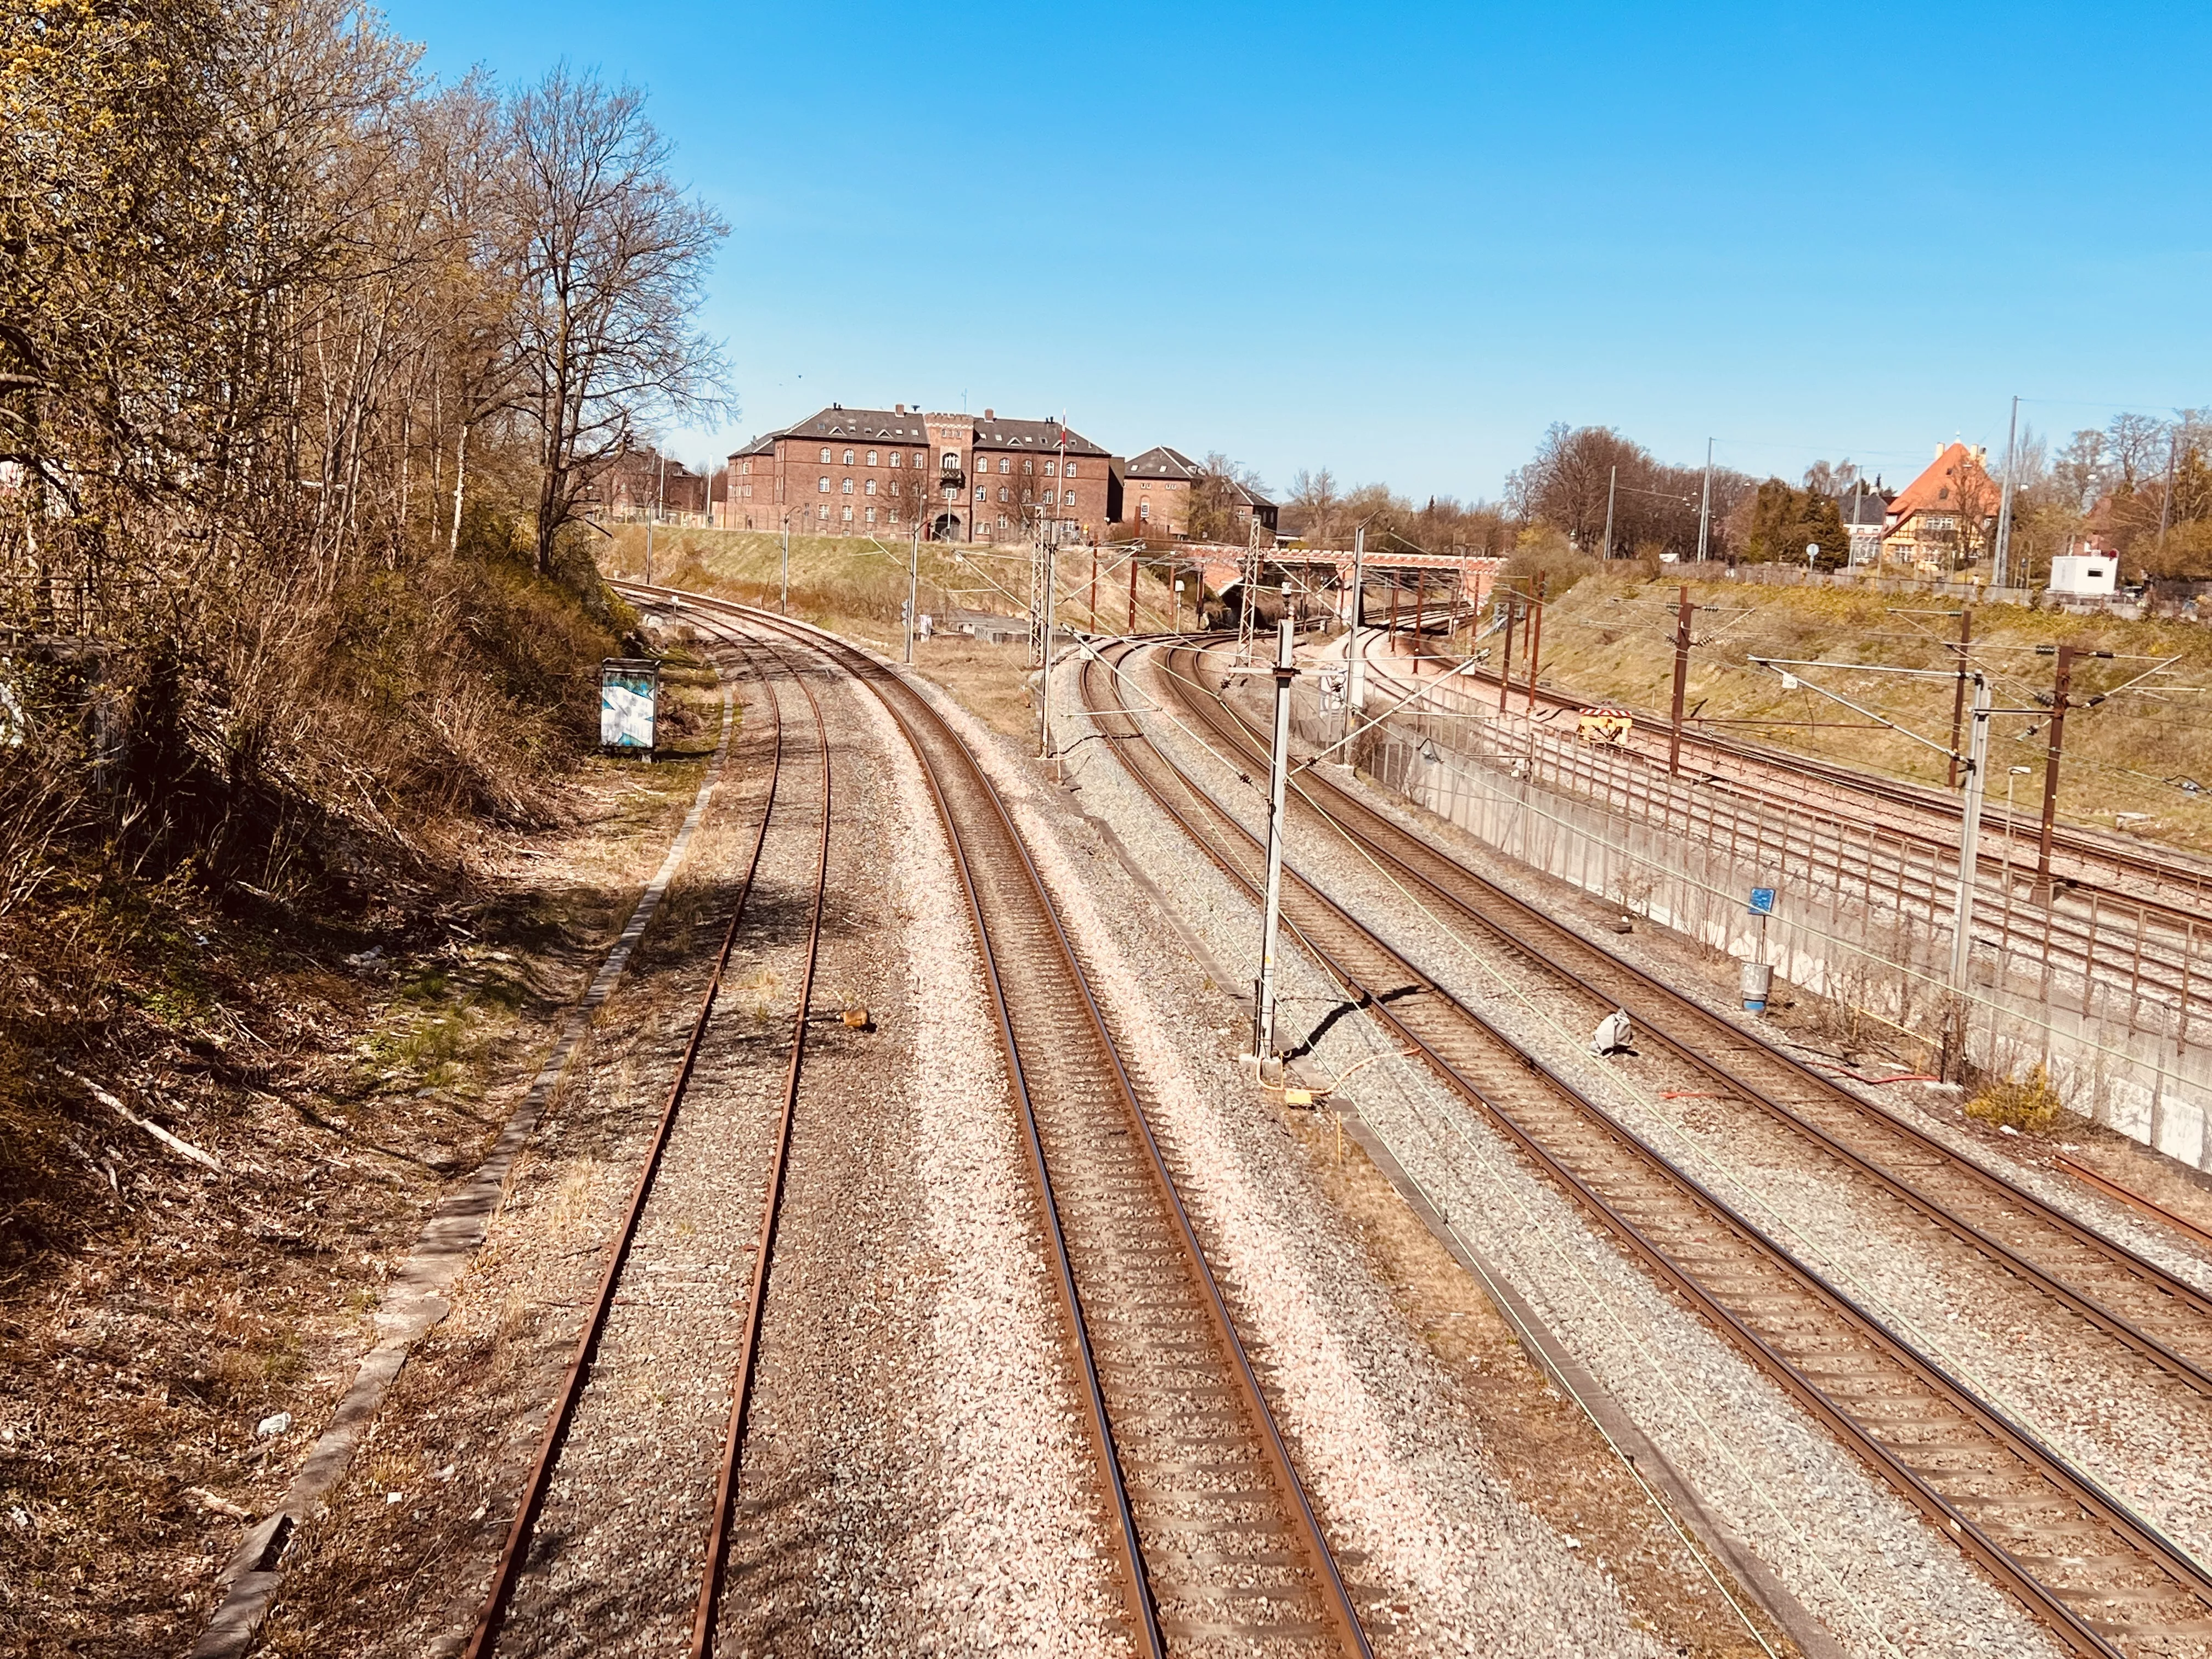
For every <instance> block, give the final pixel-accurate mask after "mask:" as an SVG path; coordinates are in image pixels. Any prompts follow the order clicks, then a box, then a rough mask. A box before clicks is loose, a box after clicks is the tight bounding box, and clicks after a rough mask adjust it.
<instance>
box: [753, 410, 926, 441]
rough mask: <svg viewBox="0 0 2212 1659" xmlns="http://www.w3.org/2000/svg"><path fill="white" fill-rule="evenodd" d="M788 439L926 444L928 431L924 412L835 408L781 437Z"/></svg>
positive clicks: (824, 411) (806, 420)
mask: <svg viewBox="0 0 2212 1659" xmlns="http://www.w3.org/2000/svg"><path fill="white" fill-rule="evenodd" d="M779 436H781V437H786V438H858V439H860V440H861V441H863V442H866V443H895V444H899V443H916V444H918V443H927V441H929V429H928V428H927V427H925V426H924V425H923V424H922V421H921V410H918V409H909V410H906V411H904V412H903V413H902V412H901V411H899V410H896V409H840V408H838V407H837V406H836V404H831V405H830V406H829V408H827V409H825V410H823V411H822V412H821V413H820V414H818V415H812V416H808V417H807V418H806V419H805V420H803V421H801V422H799V424H798V425H796V426H790V427H786V428H784V429H783V431H782V432H781V434H779Z"/></svg>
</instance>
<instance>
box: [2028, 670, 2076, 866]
mask: <svg viewBox="0 0 2212 1659" xmlns="http://www.w3.org/2000/svg"><path fill="white" fill-rule="evenodd" d="M2073 682H2074V647H2072V646H2070V645H2062V646H2060V647H2058V672H2057V678H2054V679H2053V680H2052V682H2051V725H2050V728H2049V730H2050V732H2051V742H2050V744H2049V745H2048V746H2047V747H2046V748H2045V750H2044V755H2043V828H2042V830H2041V832H2040V834H2039V836H2038V837H2037V840H2036V846H2035V894H2036V900H2037V902H2039V903H2042V904H2048V903H2050V902H2051V825H2052V824H2053V823H2055V822H2056V820H2057V816H2058V757H2059V754H2060V752H2061V751H2062V750H2064V748H2065V747H2066V693H2067V691H2068V690H2069V688H2070V687H2071V686H2072V684H2073Z"/></svg>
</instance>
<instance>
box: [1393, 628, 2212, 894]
mask: <svg viewBox="0 0 2212 1659" xmlns="http://www.w3.org/2000/svg"><path fill="white" fill-rule="evenodd" d="M1368 626H1369V627H1370V629H1371V628H1372V627H1373V626H1374V625H1373V624H1372V623H1370V624H1369V625H1368ZM1462 678H1466V679H1467V680H1468V681H1470V682H1480V684H1484V685H1486V686H1490V687H1492V688H1495V687H1496V685H1497V684H1498V674H1497V671H1495V670H1494V669H1485V668H1470V669H1468V670H1467V671H1465V673H1464V674H1463V676H1462ZM1522 693H1523V684H1522V682H1520V681H1516V685H1515V687H1514V690H1513V695H1515V696H1520V695H1522ZM1536 696H1537V697H1538V698H1539V699H1540V700H1541V701H1543V702H1548V703H1550V704H1551V705H1552V706H1553V707H1554V708H1565V709H1570V710H1575V711H1581V710H1585V709H1590V708H1597V707H1599V706H1600V704H1599V703H1598V702H1596V701H1594V700H1593V699H1591V698H1589V697H1584V696H1577V695H1576V694H1575V693H1573V692H1571V691H1562V690H1557V689H1556V688H1553V687H1551V686H1547V685H1542V684H1539V685H1538V686H1537V688H1536ZM1604 706H1606V707H1612V706H1613V705H1611V704H1607V705H1604ZM1638 720H1639V723H1641V724H1643V725H1644V728H1645V729H1647V730H1649V731H1651V732H1664V731H1665V730H1666V729H1667V721H1666V720H1664V719H1663V718H1662V717H1661V716H1659V715H1656V714H1651V715H1642V714H1639V715H1638ZM1682 744H1683V748H1684V749H1685V750H1689V749H1691V748H1692V747H1694V748H1698V749H1702V750H1705V752H1706V753H1707V754H1708V755H1710V756H1711V757H1712V764H1711V765H1710V766H1708V767H1706V768H1705V770H1707V771H1710V772H1712V773H1713V774H1714V775H1716V776H1718V777H1719V778H1720V779H1721V780H1722V781H1724V782H1725V783H1727V784H1728V785H1729V787H1730V788H1733V789H1739V790H1741V791H1743V792H1744V793H1746V794H1748V795H1751V796H1753V797H1754V798H1755V799H1763V800H1765V801H1768V802H1770V803H1771V804H1773V805H1779V806H1784V807H1787V806H1797V807H1802V805H1804V800H1803V798H1802V796H1792V795H1790V794H1787V793H1781V792H1780V791H1778V789H1777V788H1776V786H1775V785H1774V783H1773V782H1772V781H1771V779H1763V778H1761V777H1759V776H1758V775H1757V773H1758V772H1759V771H1765V772H1766V773H1769V774H1771V773H1784V774H1787V775H1790V776H1795V777H1799V778H1803V779H1805V780H1807V781H1809V782H1813V783H1817V784H1820V785H1821V786H1822V787H1825V788H1827V789H1831V790H1833V791H1836V792H1838V796H1839V797H1844V798H1847V797H1850V796H1859V797H1863V798H1867V799H1872V800H1875V801H1878V802H1881V803H1882V804H1883V805H1887V806H1892V807H1901V808H1904V809H1905V810H1906V811H1910V812H1914V813H1919V814H1922V815H1924V816H1925V817H1933V818H1936V819H1938V820H1941V821H1942V823H1944V824H1945V825H1946V826H1947V835H1946V836H1940V837H1939V836H1929V835H1925V834H1923V833H1921V832H1918V831H1916V830H1913V829H1909V828H1908V829H1905V831H1904V833H1905V834H1907V835H1910V836H1915V838H1916V839H1918V840H1920V841H1922V842H1923V843H1924V844H1925V845H1927V846H1928V847H1929V848H1931V849H1932V850H1933V851H1934V852H1935V853H1936V854H1938V855H1939V856H1942V857H1950V858H1954V859H1955V857H1956V856H1957V852H1958V843H1957V839H1956V838H1957V835H1958V831H1957V829H1956V828H1955V826H1956V825H1957V823H1958V822H1959V815H1960V804H1959V802H1958V801H1957V799H1954V797H1952V796H1950V795H1949V794H1947V793H1944V792H1942V791H1940V790H1935V789H1930V788H1929V787H1926V786H1924V785H1921V784H1915V783H1908V782H1906V781H1904V780H1902V779H1899V778H1885V777H1882V776H1881V775H1878V774H1875V773H1871V772H1862V771H1858V770H1856V769H1852V768H1850V767H1848V766H1844V765H1842V764H1841V763H1837V762H1832V761H1823V760H1820V759H1816V758H1814V757H1811V756H1808V755H1796V754H1792V753H1790V752H1789V751H1788V750H1781V749H1775V748H1771V747H1769V746H1766V745H1765V744H1750V743H1741V742H1736V741H1734V740H1731V739H1729V738H1722V737H1716V736H1714V735H1713V734H1712V733H1711V732H1697V731H1692V730H1685V731H1684V732H1683V734H1682ZM1637 752H1638V753H1639V754H1644V757H1645V758H1646V759H1650V756H1649V755H1648V754H1645V753H1644V751H1643V750H1638V751H1637ZM1723 763H1733V766H1734V767H1735V768H1737V769H1740V770H1735V771H1732V772H1730V771H1723V770H1722V766H1723ZM1884 824H1885V827H1886V828H1889V829H1899V825H1898V824H1897V823H1896V822H1895V820H1894V819H1890V820H1885V821H1884ZM2051 850H2052V851H2053V853H2054V854H2063V855H2065V856H2067V857H2069V858H2074V859H2078V860H2081V861H2082V862H2083V863H2085V864H2090V865H2103V866H2106V867H2108V868H2109V869H2111V870H2112V871H2114V872H2118V873H2123V874H2125V875H2129V876H2132V877H2134V878H2137V879H2138V880H2141V881H2144V882H2148V883H2150V884H2153V886H2154V888H2157V889H2160V890H2168V891H2169V892H2170V893H2171V894H2179V895H2186V897H2185V898H2183V897H2178V896H2166V897H2160V896H2159V895H2158V893H2157V892H2152V893H2137V892H2131V891H2129V890H2125V889H2122V888H2117V887H2115V888H2109V889H2107V890H2108V891H2109V892H2111V893H2112V896H2114V897H2116V898H2120V899H2124V900H2125V901H2126V902H2129V903H2130V904H2136V905H2141V906H2142V907H2143V908H2146V909H2148V910H2150V911H2151V912H2153V913H2154V914H2156V915H2162V916H2164V917H2166V918H2167V919H2168V920H2169V921H2172V922H2173V923H2176V924H2185V923H2188V922H2191V921H2194V922H2196V923H2198V924H2199V925H2202V924H2203V923H2204V922H2205V921H2208V920H2212V868H2207V867H2205V866H2200V865H2195V864H2190V863H2184V862H2182V861H2180V860H2175V859H2170V858H2160V857H2159V856H2157V855H2156V854H2150V853H2140V852H2137V851H2136V850H2134V849H2133V848H2126V847H2115V846H2112V845H2111V844H2109V843H2108V842H2105V841H2103V840H2101V839H2096V838H2093V837H2090V836H2084V835H2081V834H2080V833H2079V832H2078V831H2075V830H2070V829H2066V828H2064V827H2063V826H2054V827H2053V829H2052V833H2051ZM1981 866H1982V874H1983V876H1984V878H1996V876H1997V875H1998V874H1999V873H2000V872H1999V860H1998V859H1997V858H1996V856H1994V855H1992V854H1988V853H1984V854H1982V855H1981ZM2013 873H2014V874H2015V876H2017V875H2018V873H2019V871H2018V868H2017V866H2015V869H2014V872H2013ZM2081 885H2082V886H2083V887H2084V888H2085V889H2086V888H2088V887H2093V886H2094V885H2096V883H2095V882H2094V881H2093V880H2088V881H2084V882H2082V883H2081Z"/></svg>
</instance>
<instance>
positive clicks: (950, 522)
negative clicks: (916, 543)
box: [929, 513, 960, 542]
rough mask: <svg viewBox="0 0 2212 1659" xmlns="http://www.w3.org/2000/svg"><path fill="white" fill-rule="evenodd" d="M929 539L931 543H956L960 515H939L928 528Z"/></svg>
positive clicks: (958, 533)
mask: <svg viewBox="0 0 2212 1659" xmlns="http://www.w3.org/2000/svg"><path fill="white" fill-rule="evenodd" d="M929 539H930V540H932V541H933V542H957V541H958V540H959V539H960V515H959V514H958V513H939V514H938V515H937V519H936V521H935V522H934V523H933V524H932V525H931V526H929Z"/></svg>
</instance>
